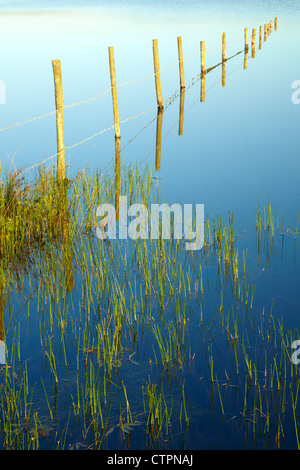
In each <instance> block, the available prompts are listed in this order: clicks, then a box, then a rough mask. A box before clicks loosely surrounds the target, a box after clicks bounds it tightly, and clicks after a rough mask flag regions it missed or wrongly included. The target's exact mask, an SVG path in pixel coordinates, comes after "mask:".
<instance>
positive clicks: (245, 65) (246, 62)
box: [244, 49, 248, 70]
mask: <svg viewBox="0 0 300 470" xmlns="http://www.w3.org/2000/svg"><path fill="white" fill-rule="evenodd" d="M247 64H248V49H245V53H244V69H245V70H246V69H247Z"/></svg>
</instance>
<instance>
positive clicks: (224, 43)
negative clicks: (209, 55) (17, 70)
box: [222, 33, 226, 62]
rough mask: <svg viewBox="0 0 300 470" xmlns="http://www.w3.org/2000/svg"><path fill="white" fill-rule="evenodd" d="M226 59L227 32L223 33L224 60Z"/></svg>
mask: <svg viewBox="0 0 300 470" xmlns="http://www.w3.org/2000/svg"><path fill="white" fill-rule="evenodd" d="M225 60H226V33H223V34H222V62H224V61H225Z"/></svg>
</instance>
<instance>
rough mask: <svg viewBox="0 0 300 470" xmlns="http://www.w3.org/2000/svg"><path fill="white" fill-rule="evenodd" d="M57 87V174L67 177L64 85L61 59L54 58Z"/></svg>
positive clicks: (53, 65)
mask: <svg viewBox="0 0 300 470" xmlns="http://www.w3.org/2000/svg"><path fill="white" fill-rule="evenodd" d="M52 68H53V75H54V87H55V106H56V136H57V176H58V178H59V179H60V180H61V179H64V178H65V144H64V115H63V106H64V104H63V87H62V75H61V62H60V60H52Z"/></svg>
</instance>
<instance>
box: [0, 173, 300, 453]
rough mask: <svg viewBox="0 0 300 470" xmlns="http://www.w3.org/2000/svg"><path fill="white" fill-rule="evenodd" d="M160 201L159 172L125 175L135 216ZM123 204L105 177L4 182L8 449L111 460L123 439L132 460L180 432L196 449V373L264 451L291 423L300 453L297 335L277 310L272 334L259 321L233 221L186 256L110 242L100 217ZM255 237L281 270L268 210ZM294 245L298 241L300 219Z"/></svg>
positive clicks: (1, 378)
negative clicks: (88, 451)
mask: <svg viewBox="0 0 300 470" xmlns="http://www.w3.org/2000/svg"><path fill="white" fill-rule="evenodd" d="M158 189H159V188H158V186H157V180H156V179H155V178H154V177H153V173H152V172H151V171H150V169H148V168H146V169H145V170H143V171H142V170H141V169H139V168H138V167H136V166H133V167H128V168H126V167H124V168H123V169H122V174H121V189H120V191H121V193H122V194H126V195H127V196H128V201H129V203H134V202H137V201H138V202H143V203H144V204H146V205H147V206H149V204H150V203H151V202H157V201H159V200H160V196H159V191H158ZM114 200H115V185H114V176H113V175H111V174H109V173H108V174H103V173H101V172H100V171H95V172H90V171H89V170H86V171H83V172H81V173H79V174H77V175H75V176H74V177H72V178H69V179H68V180H67V183H66V185H65V186H63V187H62V186H59V185H58V183H57V181H56V177H55V173H54V172H51V171H50V172H46V171H45V170H44V169H43V168H41V169H40V170H39V172H38V173H37V174H36V177H35V179H34V180H33V181H25V180H24V179H23V177H22V176H21V175H20V174H18V173H13V174H11V175H10V174H8V175H7V176H5V177H4V181H3V182H2V185H1V192H0V207H1V227H0V260H1V271H0V274H1V278H0V279H1V304H2V307H3V308H2V314H3V315H4V310H5V323H6V324H5V326H6V331H5V335H4V336H5V340H6V342H7V343H8V345H9V348H8V349H9V353H8V351H7V352H6V361H7V364H6V367H5V368H3V369H1V374H0V386H1V402H0V412H1V424H0V427H1V446H2V447H3V448H9V449H21V448H22V449H23V448H29V449H38V448H41V447H42V446H45V441H46V440H49V442H50V444H49V445H50V446H52V447H54V448H60V449H61V448H68V446H69V447H70V448H77V447H78V446H86V447H89V448H96V449H100V448H102V447H103V443H104V442H105V443H116V442H118V440H117V438H116V435H118V436H121V441H122V445H125V444H126V445H128V446H130V441H131V438H132V439H139V436H140V435H142V434H143V433H144V441H143V443H142V441H141V439H140V440H138V442H139V443H140V445H141V446H142V445H144V446H146V447H147V446H150V447H152V448H156V447H158V446H159V447H161V446H165V447H167V446H168V445H169V444H168V443H169V439H170V437H171V429H172V426H173V427H174V428H176V423H177V424H178V423H180V426H182V424H183V423H185V424H186V433H187V436H188V428H189V426H190V425H191V424H194V421H193V420H194V418H193V411H194V410H193V408H192V409H191V408H190V406H189V397H188V394H187V389H189V388H190V387H187V384H188V383H189V382H190V381H191V382H193V380H194V381H195V376H194V375H193V374H194V371H195V370H196V371H198V370H201V371H202V372H203V380H201V385H202V384H205V383H209V384H210V385H211V387H212V395H211V396H212V399H213V397H214V396H217V399H218V403H219V405H220V414H221V416H222V417H223V418H224V417H227V416H228V415H230V414H231V413H233V410H235V411H236V413H237V414H238V415H239V417H241V419H242V420H243V423H244V425H245V429H248V426H249V424H250V425H251V435H252V436H254V438H255V440H259V439H260V437H263V439H262V441H263V442H264V443H265V442H266V441H267V439H268V436H270V433H273V434H272V436H275V437H276V445H277V446H279V445H281V444H282V442H283V436H287V435H288V427H287V422H288V419H287V417H288V418H289V419H290V421H291V422H292V423H293V426H294V431H295V436H296V441H297V445H298V446H299V429H298V426H299V423H298V418H297V411H298V409H299V400H298V393H299V376H298V371H297V367H296V366H295V365H294V364H292V362H291V358H290V353H289V347H290V344H291V341H292V339H293V338H295V337H296V336H297V331H290V332H287V333H286V332H285V330H284V327H283V322H277V320H275V317H274V314H273V305H272V307H271V311H270V313H269V317H268V321H267V320H266V314H265V313H264V310H263V313H261V312H259V314H258V313H257V310H258V308H259V307H260V305H258V302H255V301H254V300H256V298H255V293H256V286H255V284H254V283H253V282H252V281H250V282H249V281H248V273H247V271H248V265H249V264H250V265H251V261H252V259H251V256H253V254H252V253H251V252H250V250H248V249H246V251H244V250H242V249H241V248H240V246H239V239H238V236H237V234H236V232H235V227H234V214H232V213H231V212H228V213H227V214H226V215H225V217H224V215H222V213H221V211H218V213H217V216H215V217H214V216H209V214H208V213H207V214H206V216H205V227H204V229H205V231H204V248H203V250H201V252H199V253H198V252H197V253H187V252H186V251H185V249H184V245H183V242H182V241H181V240H176V239H174V238H171V239H170V240H164V239H163V238H162V236H160V237H159V238H158V240H153V241H151V243H150V242H149V241H147V240H136V241H132V240H118V241H114V240H105V241H99V240H98V239H97V237H96V235H95V225H96V223H97V220H95V212H96V208H97V205H98V204H100V203H101V202H111V203H114ZM172 223H173V222H172ZM282 226H283V223H282ZM171 228H173V225H172V226H171ZM256 228H257V240H258V242H261V240H262V233H263V231H264V234H265V235H266V240H265V243H264V244H263V245H260V249H261V250H263V249H264V250H265V251H266V253H267V259H268V258H269V257H270V253H271V250H272V249H273V247H274V243H275V242H276V234H277V232H276V230H275V228H276V223H275V215H274V213H273V210H272V208H271V203H270V199H269V198H268V199H267V208H266V209H264V208H263V207H262V205H260V204H259V209H258V214H257V223H256ZM295 234H296V235H295V238H296V241H297V219H296V226H295ZM266 266H268V264H267V263H266ZM16 295H17V297H18V298H20V299H21V300H20V302H19V306H18V309H17V308H16V302H15V296H16ZM195 319H196V320H195ZM18 322H19V323H18ZM196 323H198V327H197V328H196V327H195V324H196ZM31 328H32V331H34V328H36V331H37V338H34V336H33V337H32V345H33V347H34V348H35V351H37V353H36V354H37V355H38V354H39V353H40V356H41V358H42V360H41V365H40V366H39V367H37V365H36V363H34V364H35V365H34V367H32V370H31V368H30V365H32V364H33V362H32V361H33V359H32V360H31V359H30V356H31V351H28V349H26V348H25V346H23V339H22V335H23V334H24V333H23V331H26V332H28V333H27V334H28V335H29V336H30V335H31V334H32V335H33V333H31ZM201 346H203V351H204V353H203V354H202V352H201ZM34 357H35V358H36V357H37V356H34ZM34 360H35V359H34ZM36 368H37V369H38V373H34V370H35V369H36ZM154 368H155V369H154ZM39 374H40V376H39ZM154 374H157V380H156V381H154V380H153V375H154ZM70 375H71V379H70ZM147 378H148V379H147ZM196 378H197V380H196V382H195V383H196V384H197V387H198V386H199V383H198V382H199V380H200V379H199V376H198V375H197V376H196ZM141 384H142V385H141ZM173 387H174V388H173ZM176 387H177V388H176ZM175 388H176V393H177V395H178V396H179V397H180V398H179V399H178V396H177V399H175V397H174V394H173V390H175ZM62 390H65V391H64V392H62ZM141 390H142V400H141V399H140V391H141ZM230 391H234V393H235V400H234V405H233V404H232V402H231V401H230V400H231V395H230V393H229V392H230ZM41 392H42V396H43V401H44V405H43V406H42V414H41V413H40V408H39V407H40V406H41V405H40V402H39V398H40V396H41ZM62 396H63V397H64V398H62ZM173 399H174V400H173ZM199 399H200V398H199ZM61 401H62V402H63V405H60V406H58V407H57V404H56V403H57V402H58V403H61ZM38 403H39V405H38ZM140 416H144V418H145V419H144V423H143V425H142V421H140V420H139V418H138V417H140ZM230 422H231V421H230ZM210 423H212V421H211V422H210ZM70 426H72V429H73V431H72V432H74V429H76V432H75V434H76V439H75V438H74V439H73V440H72V439H71V438H70V434H71V433H70V432H69V429H70ZM116 430H118V431H119V433H117V432H116ZM141 430H143V433H142V432H141ZM247 432H248V431H247ZM246 435H248V434H247V433H246ZM274 439H275V438H274ZM177 442H178V441H177ZM112 445H113V444H112ZM172 445H173V444H172Z"/></svg>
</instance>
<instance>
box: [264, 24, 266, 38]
mask: <svg viewBox="0 0 300 470" xmlns="http://www.w3.org/2000/svg"><path fill="white" fill-rule="evenodd" d="M266 40H267V25H266V24H265V26H264V42H266Z"/></svg>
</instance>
